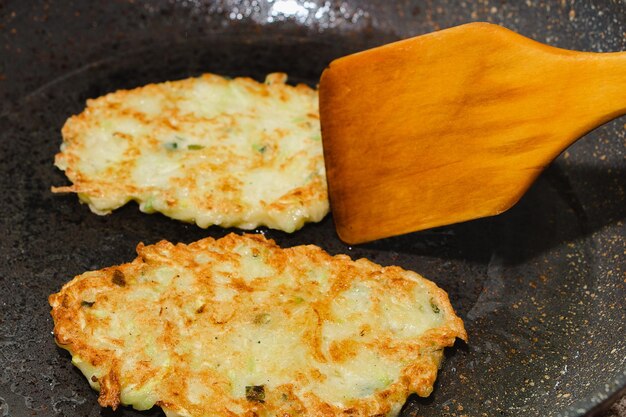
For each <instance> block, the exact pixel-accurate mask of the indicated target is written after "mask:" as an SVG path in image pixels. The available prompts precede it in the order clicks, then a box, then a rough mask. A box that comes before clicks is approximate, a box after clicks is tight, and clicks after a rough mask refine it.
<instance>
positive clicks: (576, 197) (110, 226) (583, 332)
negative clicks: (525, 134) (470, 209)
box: [0, 0, 626, 417]
mask: <svg viewBox="0 0 626 417" xmlns="http://www.w3.org/2000/svg"><path fill="white" fill-rule="evenodd" d="M470 3H474V2H464V1H460V0H441V1H434V0H433V1H427V0H424V1H413V2H409V1H401V2H400V1H399V2H391V1H385V0H372V1H358V2H357V1H343V2H329V1H326V2H325V1H310V0H309V1H294V0H274V1H269V0H268V1H267V2H266V1H256V0H247V1H242V2H232V1H216V2H209V1H203V0H170V1H165V0H162V1H154V0H153V1H150V0H134V1H133V0H128V1H121V0H118V1H113V0H112V1H108V2H87V1H82V2H81V1H61V0H59V1H54V2H44V1H36V2H35V1H30V2H27V1H12V2H2V3H0V36H1V38H2V43H1V44H0V47H1V48H2V49H1V52H0V93H1V97H2V98H3V99H2V100H1V101H0V135H1V140H2V141H1V146H2V147H1V148H0V149H1V150H0V167H1V168H2V171H1V173H2V175H1V176H0V187H1V188H0V196H1V197H0V198H1V199H2V205H1V206H0V210H1V212H0V233H1V237H0V253H2V262H0V416H7V415H10V416H16V417H18V416H20V417H21V416H56V415H59V416H61V415H63V416H65V415H67V416H110V415H119V416H121V415H127V416H137V415H144V416H145V415H150V416H152V415H154V416H156V415H160V413H161V412H160V411H159V410H158V409H154V410H152V411H149V412H146V413H139V412H135V411H133V410H130V409H127V408H123V409H121V410H119V411H118V412H117V413H112V412H111V411H110V410H101V409H100V408H99V406H98V405H97V403H96V396H97V394H96V393H95V392H92V391H91V389H90V388H89V385H88V384H87V382H86V381H85V380H84V378H83V377H82V375H81V374H80V373H79V371H77V370H76V369H75V368H73V367H72V365H71V364H70V361H69V359H70V358H69V355H68V354H67V353H66V352H64V351H63V350H61V349H58V348H57V347H56V346H55V345H54V342H53V338H52V336H51V333H50V332H51V330H52V322H51V319H50V317H49V307H48V304H47V300H46V297H47V296H48V294H50V293H52V292H56V291H58V290H59V288H60V287H61V285H62V284H63V283H64V282H66V281H68V280H70V279H71V278H72V277H73V276H75V275H77V274H79V273H81V272H83V271H85V270H88V269H95V268H102V267H104V266H108V265H112V264H118V263H122V262H126V261H129V260H131V259H132V258H133V257H134V247H135V245H136V244H137V243H138V242H139V241H143V242H146V243H153V242H156V241H157V240H159V239H162V238H166V239H169V240H172V241H183V242H190V241H194V240H196V239H199V238H201V237H204V236H207V235H211V236H215V237H217V236H221V235H224V234H225V233H227V231H226V230H222V229H219V228H211V229H208V230H201V229H199V228H197V227H194V226H190V225H185V224H182V223H179V222H176V221H172V220H169V219H167V218H165V217H163V216H160V215H151V216H149V215H144V214H140V213H139V211H138V209H137V207H136V206H133V205H130V206H128V207H125V208H123V209H121V210H119V211H117V212H115V213H114V214H112V215H110V216H107V217H98V216H95V215H93V214H91V213H90V212H89V210H88V209H87V207H86V206H83V205H79V204H78V201H77V199H76V197H74V196H53V195H52V194H51V193H50V191H49V189H50V186H51V185H53V184H54V185H61V184H65V183H66V179H65V178H64V176H63V174H62V173H61V172H59V171H57V170H56V169H55V168H53V166H52V161H53V155H54V154H55V152H56V151H57V149H58V147H59V144H60V141H61V137H60V133H59V131H60V128H61V126H62V125H63V122H64V121H65V119H66V118H67V117H68V116H70V115H71V114H75V113H78V112H80V111H81V110H82V108H83V106H84V102H85V100H86V99H87V98H89V97H95V96H99V95H101V94H103V93H105V92H109V91H112V90H116V89H119V88H127V87H135V86H139V85H142V84H146V83H148V82H157V81H163V80H168V79H177V78H183V77H187V76H191V75H197V74H200V73H202V72H216V73H221V74H226V75H231V76H232V75H251V76H254V77H257V78H262V77H263V76H264V75H265V74H266V73H267V72H270V71H286V72H288V73H289V74H291V76H292V77H291V80H292V81H294V82H299V81H304V82H308V83H309V84H315V83H316V82H317V79H318V77H319V75H320V73H321V71H322V69H323V68H324V67H325V66H326V65H327V64H328V62H329V61H330V60H331V59H333V58H335V57H338V56H340V55H343V54H346V53H349V52H353V51H356V50H360V49H363V48H366V47H370V46H374V45H378V44H381V43H384V42H387V41H391V40H394V39H397V38H401V37H408V36H411V35H415V34H420V33H425V32H429V31H432V30H435V29H440V28H445V27H449V26H453V25H457V24H461V23H465V22H468V21H472V20H486V21H492V22H495V23H500V24H503V25H505V26H506V27H508V28H511V29H514V30H516V31H518V32H520V33H522V34H524V35H526V36H530V37H532V38H535V39H537V40H539V41H542V42H546V43H549V44H552V45H555V46H560V47H565V48H571V49H579V50H589V51H616V50H624V49H626V38H625V35H624V34H625V33H626V4H625V3H623V2H620V1H613V2H611V1H600V0H597V1H573V0H571V1H570V0H563V1H536V0H526V1H491V2H490V1H489V0H486V1H483V2H476V4H470ZM563 111H567V109H563ZM624 132H625V128H624V119H623V118H622V119H620V120H616V121H614V122H612V123H609V124H608V125H605V126H603V127H601V128H599V129H597V130H596V131H594V132H592V133H591V134H589V135H588V137H587V138H585V139H584V140H581V141H579V142H577V143H576V144H575V145H574V146H572V147H571V148H570V149H569V150H568V151H567V152H566V153H565V154H564V155H562V156H561V157H560V158H559V159H558V160H557V161H556V162H555V163H554V164H553V165H552V166H551V167H550V168H549V169H548V170H547V171H546V172H545V173H544V174H543V175H542V176H541V177H540V178H539V180H538V181H537V183H536V184H535V185H534V186H533V187H532V188H531V190H530V191H529V192H528V193H527V195H525V196H524V198H523V199H522V201H521V202H520V203H519V204H518V205H517V206H515V207H514V208H513V209H511V210H510V211H509V212H507V213H505V214H503V215H501V216H498V217H494V218H488V219H482V220H477V221H473V222H468V223H464V224H459V225H456V226H451V227H445V228H440V229H436V230H430V231H425V232H420V233H414V234H410V235H406V236H402V237H397V238H391V239H386V240H382V241H378V242H374V243H371V244H367V245H363V246H359V247H347V246H346V245H344V244H342V243H341V242H340V241H339V240H338V239H337V238H336V236H335V233H334V229H333V223H332V218H331V217H330V216H329V217H327V218H326V219H325V220H324V221H322V222H321V223H320V224H316V225H309V226H306V227H305V228H304V229H302V230H301V231H299V232H297V233H295V234H293V235H287V234H284V233H280V232H276V231H267V235H268V236H269V237H271V238H274V239H275V240H276V241H277V242H278V243H279V244H281V245H283V246H289V245H296V244H303V243H314V244H317V245H320V246H322V247H323V248H325V249H326V250H328V251H330V252H332V253H347V254H350V255H351V256H353V257H355V258H358V257H362V256H366V257H368V258H370V259H373V260H374V261H376V262H378V263H382V264H397V265H401V266H403V267H405V268H410V269H414V270H416V271H418V272H420V273H422V274H424V275H425V276H427V277H429V278H431V279H432V280H434V281H435V282H437V283H438V284H439V285H440V286H442V287H443V288H444V289H446V290H447V291H448V292H449V293H450V298H451V300H452V303H453V305H454V306H455V307H456V309H457V311H458V312H459V313H460V315H461V316H462V317H463V318H464V320H465V323H466V326H467V329H468V332H469V335H470V342H469V344H468V345H465V344H462V343H458V344H457V345H456V347H455V348H453V349H450V350H448V351H447V359H446V361H445V363H444V365H443V369H442V371H441V373H440V376H439V379H438V382H437V386H436V389H435V391H434V393H433V394H432V395H431V397H429V398H427V399H418V398H410V399H409V401H408V402H407V405H406V406H405V409H404V415H406V416H410V415H421V416H461V415H468V416H483V415H484V416H580V415H595V414H597V413H598V412H599V411H601V409H602V408H604V407H606V405H607V404H608V403H609V402H610V401H611V400H612V399H615V398H616V397H617V396H618V395H619V394H620V391H623V390H624V387H625V386H626V364H625V362H626V337H625V331H624V326H625V324H626V319H625V318H626V307H625V304H626V303H625V298H626V290H625V285H626V283H625V278H626V277H625V275H624V265H625V263H626V262H625V259H626V256H625V254H624V248H625V236H626V226H625V225H624V217H626V195H625V191H624V188H625V186H626V175H625V174H626V172H625V171H626V166H625V165H624V156H625V152H624V140H625V135H624ZM459 198H463V196H459ZM372 227H376V219H372ZM412 413H414V414H412Z"/></svg>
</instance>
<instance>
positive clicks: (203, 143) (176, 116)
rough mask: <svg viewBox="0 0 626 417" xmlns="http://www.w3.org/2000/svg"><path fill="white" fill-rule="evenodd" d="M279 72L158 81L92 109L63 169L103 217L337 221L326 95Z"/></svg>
mask: <svg viewBox="0 0 626 417" xmlns="http://www.w3.org/2000/svg"><path fill="white" fill-rule="evenodd" d="M286 79H287V76H286V75H285V74H281V73H274V74H270V75H268V76H267V78H266V81H265V83H259V82H256V81H254V80H252V79H250V78H235V79H227V78H225V77H221V76H217V75H213V74H205V75H203V76H201V77H199V78H189V79H185V80H181V81H174V82H165V83H161V84H150V85H147V86H144V87H140V88H136V89H134V90H121V91H117V92H115V93H111V94H107V95H105V96H103V97H100V98H97V99H93V100H88V101H87V108H86V109H85V110H84V111H83V112H82V113H81V114H79V115H77V116H72V117H70V118H69V119H68V120H67V122H66V123H65V125H64V126H63V129H62V135H63V144H62V145H61V152H60V153H58V154H57V155H56V158H55V165H56V166H57V167H58V168H60V169H61V170H63V171H65V174H66V175H67V177H68V178H69V180H70V181H71V182H72V184H73V185H71V186H66V187H53V188H52V190H53V191H54V192H71V193H77V194H78V197H79V198H80V200H81V201H83V202H85V203H87V204H88V205H89V208H90V209H91V210H92V211H93V212H94V213H97V214H108V213H110V212H111V211H112V210H115V209H116V208H119V207H121V206H123V205H124V204H126V203H128V202H129V201H131V200H134V201H136V202H138V203H139V209H140V210H141V211H143V212H146V213H153V212H160V213H163V214H165V215H166V216H169V217H172V218H175V219H178V220H183V221H187V222H195V223H196V224H197V225H198V226H200V227H203V228H206V227H208V226H210V225H213V224H215V225H219V226H223V227H231V226H233V227H239V228H241V229H254V228H256V227H257V226H260V225H265V226H268V227H271V228H274V229H280V230H284V231H286V232H293V231H294V230H297V229H299V228H301V227H302V226H303V225H304V223H306V222H317V221H320V220H321V219H322V218H323V217H324V216H325V215H326V214H327V213H328V197H327V194H326V174H325V171H324V161H323V156H322V143H321V134H320V125H319V113H318V107H317V106H318V104H317V91H316V90H313V89H311V88H309V87H307V86H306V85H303V84H300V85H297V86H291V85H287V84H285V82H286Z"/></svg>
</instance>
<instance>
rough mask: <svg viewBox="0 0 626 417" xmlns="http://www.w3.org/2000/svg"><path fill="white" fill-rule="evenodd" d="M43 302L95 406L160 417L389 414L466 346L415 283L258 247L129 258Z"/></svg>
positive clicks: (234, 243) (356, 264)
mask: <svg viewBox="0 0 626 417" xmlns="http://www.w3.org/2000/svg"><path fill="white" fill-rule="evenodd" d="M137 252H138V255H139V256H138V257H137V258H136V259H135V260H134V261H133V262H131V263H128V264H124V265H119V266H115V267H110V268H105V269H102V270H100V271H92V272H87V273H84V274H82V275H80V276H77V277H76V278H74V279H73V280H72V281H71V282H69V283H68V284H66V285H65V286H64V287H63V289H62V290H61V291H60V292H59V293H57V294H53V295H51V296H50V304H51V306H52V317H53V318H54V322H55V327H54V335H55V338H56V341H57V343H58V344H59V346H61V347H63V348H64V349H67V350H68V351H69V352H70V353H71V354H72V357H73V363H74V364H75V365H76V366H78V367H79V368H80V369H81V371H82V372H83V373H84V374H85V376H86V377H87V379H88V381H89V383H90V384H91V385H92V387H94V388H95V389H97V390H99V391H100V398H99V402H100V404H101V405H102V406H110V407H113V408H115V407H117V406H118V405H119V404H127V405H132V406H134V407H135V408H137V409H148V408H150V407H152V406H153V405H154V404H156V405H158V406H160V407H162V408H163V410H164V411H165V413H166V415H167V416H169V417H172V416H194V417H200V416H209V415H210V416H224V417H226V416H235V415H237V416H252V415H256V416H268V417H269V416H296V415H298V416H316V417H317V416H346V415H350V416H373V415H393V414H397V412H398V411H399V409H400V407H401V406H402V405H403V403H404V401H405V400H406V398H407V396H408V395H409V394H410V393H413V392H416V393H417V394H418V395H421V396H427V395H429V394H430V392H431V391H432V387H433V383H434V381H435V378H436V375H437V369H438V367H439V364H440V362H441V359H442V357H443V348H444V347H445V346H450V345H452V344H453V343H454V340H455V338H457V337H459V338H462V339H466V337H467V336H466V333H465V330H464V328H463V323H462V321H461V319H460V318H459V317H457V316H456V315H455V313H454V311H453V309H452V307H451V306H450V303H449V300H448V296H447V294H446V293H445V292H444V291H443V290H441V289H440V288H438V287H437V286H436V285H435V284H434V283H432V282H430V281H428V280H426V279H424V278H422V277H421V276H419V275H418V274H416V273H414V272H411V271H406V270H403V269H401V268H399V267H381V266H380V265H377V264H374V263H372V262H370V261H368V260H366V259H359V260H357V261H352V260H351V259H350V258H349V257H347V256H345V255H337V256H330V255H329V254H327V253H326V252H324V251H323V250H322V249H320V248H318V247H316V246H311V245H310V246H298V247H293V248H288V249H281V248H280V247H278V246H277V245H276V244H275V243H274V242H273V241H271V240H266V239H265V238H264V237H263V236H262V235H245V236H239V235H235V234H230V235H228V236H226V237H224V238H222V239H219V240H214V239H212V238H206V239H203V240H200V241H198V242H195V243H191V244H189V245H184V244H177V245H174V244H171V243H169V242H166V241H161V242H159V243H157V244H155V245H151V246H144V245H143V244H140V245H139V246H138V247H137Z"/></svg>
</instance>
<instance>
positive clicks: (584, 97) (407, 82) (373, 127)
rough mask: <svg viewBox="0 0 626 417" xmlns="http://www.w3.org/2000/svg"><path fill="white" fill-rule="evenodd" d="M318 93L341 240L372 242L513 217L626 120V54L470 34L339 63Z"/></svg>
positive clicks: (467, 29)
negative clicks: (548, 169)
mask: <svg viewBox="0 0 626 417" xmlns="http://www.w3.org/2000/svg"><path fill="white" fill-rule="evenodd" d="M319 94H320V116H321V125H322V139H323V144H324V157H325V160H326V170H327V175H328V185H329V193H330V202H331V207H332V212H333V216H334V219H335V223H336V227H337V232H338V234H339V236H340V237H341V239H342V240H344V241H345V242H347V243H361V242H367V241H370V240H374V239H378V238H382V237H387V236H393V235H397V234H402V233H407V232H411V231H416V230H422V229H427V228H431V227H435V226H441V225H446V224H452V223H457V222H461V221H465V220H469V219H475V218H479V217H485V216H491V215H495V214H499V213H502V212H503V211H505V210H507V209H508V208H510V207H511V206H512V205H513V204H515V203H516V202H517V201H518V200H519V198H520V197H521V196H522V194H523V193H524V192H525V191H526V190H527V189H528V187H529V186H530V185H531V183H532V182H533V181H534V180H535V179H536V178H537V176H538V175H539V173H540V172H541V171H542V170H543V169H544V167H545V166H546V165H548V164H549V163H550V162H551V161H552V160H553V159H554V158H556V157H557V156H558V155H559V153H561V152H562V151H563V150H564V149H565V148H567V147H568V146H569V145H570V144H571V143H572V142H574V141H575V140H576V139H578V138H579V137H581V136H582V135H584V134H585V133H586V132H588V131H590V130H591V129H593V128H594V127H597V126H599V125H600V124H603V123H605V122H607V121H608V120H610V119H613V118H615V117H617V116H619V115H622V114H625V113H626V53H625V52H618V53H588V52H587V53H585V52H574V51H568V50H564V49H558V48H553V47H550V46H547V45H543V44H541V43H538V42H535V41H533V40H530V39H528V38H525V37H523V36H521V35H518V34H516V33H514V32H512V31H509V30H507V29H504V28H502V27H500V26H496V25H492V24H487V23H470V24H466V25H463V26H458V27H455V28H451V29H446V30H442V31H439V32H434V33H430V34H427V35H423V36H419V37H416V38H412V39H408V40H404V41H400V42H396V43H392V44H389V45H385V46H382V47H378V48H374V49H371V50H368V51H364V52H360V53H356V54H354V55H349V56H346V57H343V58H340V59H337V60H335V61H333V62H332V63H331V64H330V66H329V67H328V68H327V69H326V70H325V71H324V73H323V74H322V78H321V81H320V86H319Z"/></svg>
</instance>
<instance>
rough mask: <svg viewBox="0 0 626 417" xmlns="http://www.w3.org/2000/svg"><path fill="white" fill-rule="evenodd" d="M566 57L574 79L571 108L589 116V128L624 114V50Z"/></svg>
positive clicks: (625, 62) (625, 82) (625, 85)
mask: <svg viewBox="0 0 626 417" xmlns="http://www.w3.org/2000/svg"><path fill="white" fill-rule="evenodd" d="M569 60H571V64H572V65H571V68H570V71H571V73H570V74H569V76H570V77H571V79H572V80H574V81H576V82H577V84H576V85H573V86H572V88H573V93H575V94H576V98H574V99H572V101H574V100H575V101H576V103H572V105H573V106H574V109H572V110H574V111H576V112H577V113H578V115H579V117H582V118H588V117H590V116H591V120H590V123H591V125H592V126H590V128H594V127H596V126H598V125H601V124H603V123H606V122H607V121H609V120H611V119H614V118H616V117H618V116H621V115H623V114H626V52H612V53H590V52H586V53H575V54H573V55H572V56H571V57H570V59H569ZM564 111H568V110H567V109H564ZM584 133H586V132H582V134H584Z"/></svg>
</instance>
